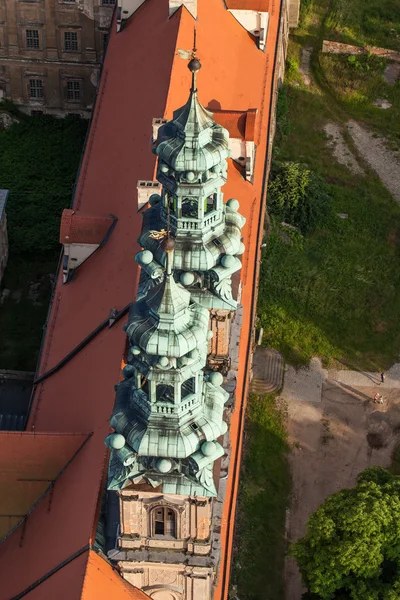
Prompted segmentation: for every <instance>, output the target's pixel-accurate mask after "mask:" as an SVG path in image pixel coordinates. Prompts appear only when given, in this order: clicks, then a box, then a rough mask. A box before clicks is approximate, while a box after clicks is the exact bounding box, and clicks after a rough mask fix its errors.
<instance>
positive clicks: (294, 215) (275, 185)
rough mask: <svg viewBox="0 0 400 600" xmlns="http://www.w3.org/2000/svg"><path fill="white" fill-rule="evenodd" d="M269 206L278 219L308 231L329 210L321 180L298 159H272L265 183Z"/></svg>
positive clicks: (271, 212) (322, 220)
mask: <svg viewBox="0 0 400 600" xmlns="http://www.w3.org/2000/svg"><path fill="white" fill-rule="evenodd" d="M267 203H268V210H269V212H270V214H271V215H273V216H276V217H277V218H278V219H280V220H281V221H285V222H286V223H289V224H290V225H294V226H295V227H298V228H299V229H300V231H301V232H302V233H303V234H305V233H311V232H312V231H314V230H315V228H316V227H317V226H318V225H323V224H324V223H325V222H326V221H327V219H328V217H329V215H330V214H331V211H332V207H331V204H332V203H331V198H330V196H329V193H328V187H327V185H326V184H325V182H324V180H323V179H322V178H321V177H320V176H319V175H317V174H316V173H313V172H312V171H310V169H308V168H307V167H306V166H305V165H302V164H301V163H297V162H285V163H275V164H274V165H273V169H272V172H271V179H270V182H269V185H268V200H267Z"/></svg>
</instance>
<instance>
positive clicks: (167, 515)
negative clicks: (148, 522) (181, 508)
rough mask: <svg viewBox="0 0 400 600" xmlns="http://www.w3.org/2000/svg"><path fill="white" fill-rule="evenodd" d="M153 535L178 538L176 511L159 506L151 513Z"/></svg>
mask: <svg viewBox="0 0 400 600" xmlns="http://www.w3.org/2000/svg"><path fill="white" fill-rule="evenodd" d="M151 517H152V531H153V535H167V536H169V537H174V538H176V518H175V511H173V510H172V509H170V508H168V507H167V506H159V507H157V508H154V509H153V510H152V512H151Z"/></svg>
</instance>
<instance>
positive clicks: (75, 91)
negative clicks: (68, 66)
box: [67, 81, 81, 101]
mask: <svg viewBox="0 0 400 600" xmlns="http://www.w3.org/2000/svg"><path fill="white" fill-rule="evenodd" d="M80 99H81V82H80V81H67V100H73V101H77V100H80Z"/></svg>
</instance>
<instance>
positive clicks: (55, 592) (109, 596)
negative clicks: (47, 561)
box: [12, 550, 149, 600]
mask: <svg viewBox="0 0 400 600" xmlns="http://www.w3.org/2000/svg"><path fill="white" fill-rule="evenodd" d="M64 563H65V564H61V565H58V568H57V570H56V571H55V572H50V573H46V574H45V575H44V577H43V578H42V579H40V580H38V581H36V582H34V583H33V585H32V589H31V590H29V589H27V590H24V591H25V594H24V596H23V597H24V598H26V599H27V600H47V599H48V600H55V599H57V600H75V599H76V600H149V597H148V596H147V594H145V593H144V592H142V591H141V590H138V589H137V588H135V587H133V586H132V585H130V584H129V583H127V582H126V581H125V580H124V579H122V577H121V576H120V575H119V573H117V572H116V571H115V569H113V568H112V567H111V565H110V564H109V563H107V562H106V561H105V560H104V559H103V558H101V557H100V556H99V555H98V554H96V552H93V550H85V551H83V552H81V553H80V554H78V556H76V557H68V558H66V560H65V561H64ZM12 600H14V599H12ZM15 600H17V598H15Z"/></svg>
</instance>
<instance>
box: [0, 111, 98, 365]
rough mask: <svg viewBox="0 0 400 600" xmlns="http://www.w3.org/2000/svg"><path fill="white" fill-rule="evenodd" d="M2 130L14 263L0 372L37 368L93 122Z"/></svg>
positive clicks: (6, 281) (2, 311) (2, 310)
mask: <svg viewBox="0 0 400 600" xmlns="http://www.w3.org/2000/svg"><path fill="white" fill-rule="evenodd" d="M17 118H20V119H21V120H20V122H19V123H15V124H14V125H12V126H11V127H10V128H9V129H7V130H4V131H0V188H5V189H8V190H9V191H10V193H9V198H8V203H7V207H6V213H7V223H8V225H7V229H8V238H9V260H8V265H7V268H6V271H5V274H4V278H3V281H2V283H1V288H2V290H4V289H8V290H10V294H9V296H8V297H7V298H6V299H5V300H4V303H3V305H2V306H1V307H0V339H1V344H0V368H2V369H17V370H29V371H34V370H35V367H36V361H37V357H38V352H39V348H40V343H41V337H42V333H43V325H44V322H45V319H46V315H47V311H48V304H49V299H50V294H51V289H52V276H54V274H55V271H56V268H57V263H58V258H59V253H60V245H59V242H58V236H59V225H60V217H61V212H62V209H63V208H65V207H67V206H69V205H70V203H71V196H72V191H73V185H74V181H75V177H76V173H77V169H78V165H79V160H80V155H81V151H82V147H83V142H84V139H85V134H86V129H87V121H83V120H79V119H74V118H67V119H54V118H52V117H27V116H26V115H19V114H17Z"/></svg>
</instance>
